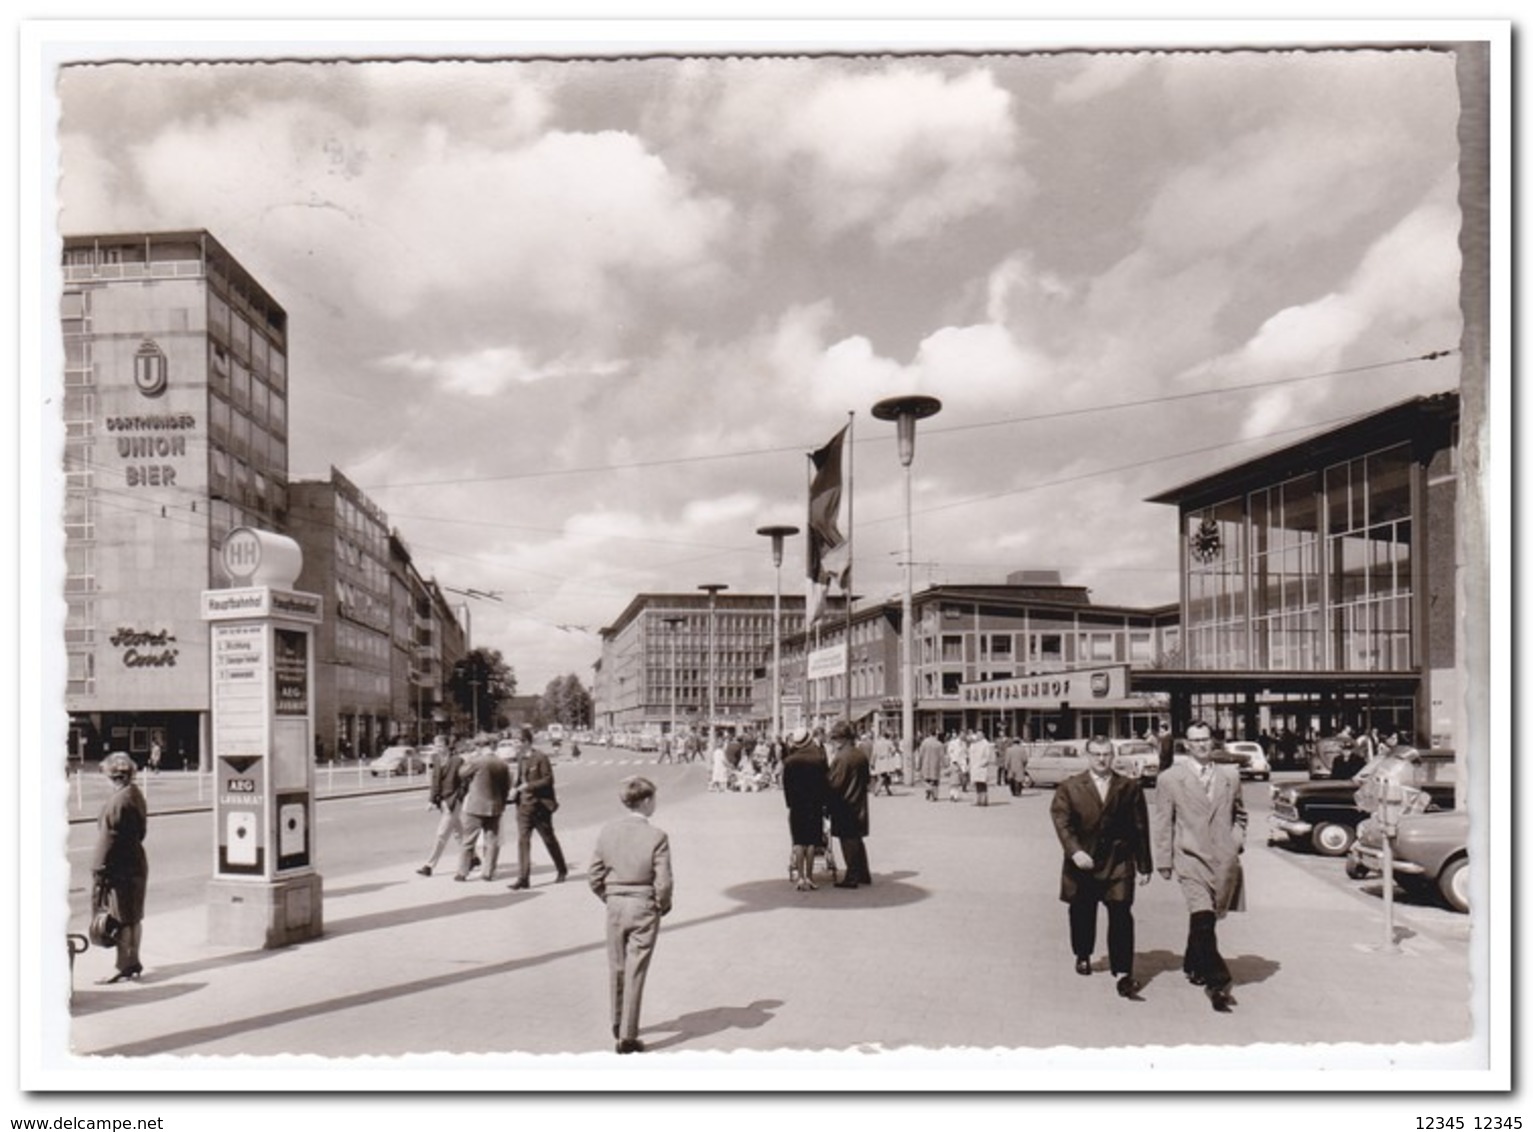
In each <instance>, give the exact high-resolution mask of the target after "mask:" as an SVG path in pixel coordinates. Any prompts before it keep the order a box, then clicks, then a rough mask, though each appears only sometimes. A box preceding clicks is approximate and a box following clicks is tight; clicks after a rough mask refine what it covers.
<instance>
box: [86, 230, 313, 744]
mask: <svg viewBox="0 0 1533 1132" xmlns="http://www.w3.org/2000/svg"><path fill="white" fill-rule="evenodd" d="M60 328H61V332H62V336H63V347H64V366H65V368H64V375H63V376H64V396H63V427H64V433H65V438H64V476H65V499H64V516H63V517H64V531H65V579H64V599H65V602H66V604H67V612H66V618H65V642H64V643H65V655H66V658H67V665H68V669H67V677H66V679H67V683H66V688H65V702H66V707H67V709H68V711H69V716H70V734H69V753H70V755H71V757H75V758H99V757H100V756H101V755H103V754H105V753H106V752H107V751H113V750H122V751H128V752H130V753H132V754H134V755H135V756H136V757H137V758H138V759H139V760H140V761H143V760H144V759H146V758H147V756H148V753H149V750H150V747H151V745H152V744H158V746H159V749H160V752H161V755H162V765H164V766H167V767H170V766H185V765H192V766H195V765H198V762H199V759H200V758H201V757H202V755H203V753H204V752H205V751H206V750H207V740H208V726H209V721H208V708H209V688H208V631H207V626H206V625H205V624H204V623H203V621H202V620H201V611H200V606H199V597H200V594H201V592H202V591H203V590H205V589H211V588H217V587H221V586H227V585H228V584H229V579H228V578H227V577H226V576H225V575H224V573H223V568H222V565H221V563H220V559H219V555H218V549H219V547H220V546H221V545H222V541H223V538H224V536H225V535H226V534H227V533H228V532H229V531H230V530H232V529H233V528H235V527H238V526H242V525H250V526H255V527H260V528H263V529H267V530H276V531H282V530H283V529H284V528H285V526H286V520H287V511H288V506H289V500H288V494H287V492H288V484H287V469H288V445H287V437H288V411H287V405H288V372H287V315H286V313H285V312H284V311H283V309H282V307H281V306H280V305H278V304H277V302H276V301H275V300H274V299H273V298H272V297H271V296H270V295H269V294H268V293H267V292H266V291H265V289H264V288H262V286H261V285H260V284H259V283H258V282H257V281H256V280H255V279H254V278H253V277H252V276H251V275H250V273H249V272H248V271H246V270H245V269H244V268H243V267H242V266H241V265H240V264H239V263H238V262H237V261H236V260H235V259H234V258H233V257H232V256H231V255H230V254H229V253H228V252H227V251H226V250H225V249H224V248H223V247H222V246H221V245H220V244H219V243H218V242H217V241H216V240H214V239H213V238H212V236H210V235H209V234H208V233H206V232H200V231H190V232H170V233H128V234H119V235H97V236H70V237H66V238H65V240H64V247H63V292H62V295H61V296H60Z"/></svg>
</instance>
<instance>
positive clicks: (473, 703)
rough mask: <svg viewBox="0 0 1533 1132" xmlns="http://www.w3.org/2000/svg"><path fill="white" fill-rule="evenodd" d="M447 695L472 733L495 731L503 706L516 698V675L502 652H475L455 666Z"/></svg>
mask: <svg viewBox="0 0 1533 1132" xmlns="http://www.w3.org/2000/svg"><path fill="white" fill-rule="evenodd" d="M447 693H448V695H450V696H451V697H452V701H453V703H454V704H455V705H457V708H458V710H459V712H460V713H461V714H462V715H464V716H467V717H468V719H469V720H470V721H471V723H472V729H473V731H475V732H476V733H477V732H480V731H493V730H495V723H496V721H497V720H498V719H499V718H500V705H501V704H503V703H505V702H506V701H507V700H509V699H510V698H511V697H512V696H514V695H516V673H515V672H514V671H513V670H512V669H511V668H510V667H509V666H508V665H507V664H506V661H505V658H504V657H502V656H501V655H500V650H499V649H484V648H479V649H474V650H472V651H471V652H469V654H468V655H467V656H465V657H464V658H463V659H462V660H460V661H458V663H457V664H455V665H453V667H452V675H451V676H450V677H449V678H448V680H447Z"/></svg>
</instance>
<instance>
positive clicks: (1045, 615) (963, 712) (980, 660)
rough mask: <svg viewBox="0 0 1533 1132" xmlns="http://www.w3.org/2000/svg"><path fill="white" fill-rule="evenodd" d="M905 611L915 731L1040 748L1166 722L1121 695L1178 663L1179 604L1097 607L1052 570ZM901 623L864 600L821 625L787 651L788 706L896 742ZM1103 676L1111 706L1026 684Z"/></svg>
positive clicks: (886, 608) (1053, 686)
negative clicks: (1144, 671)
mask: <svg viewBox="0 0 1533 1132" xmlns="http://www.w3.org/2000/svg"><path fill="white" fill-rule="evenodd" d="M911 605H912V611H913V613H914V617H915V625H916V630H915V631H916V636H915V639H914V642H913V660H914V672H913V680H912V683H913V688H914V701H915V702H914V721H915V728H916V732H917V733H918V734H921V733H925V732H927V731H933V730H935V731H938V732H941V733H946V732H949V731H955V730H959V729H976V728H977V729H980V730H983V731H985V732H986V733H987V734H991V735H1012V736H1021V737H1024V738H1029V739H1036V740H1041V739H1046V738H1049V737H1052V736H1059V737H1067V736H1076V735H1090V734H1104V735H1110V736H1121V737H1127V736H1129V735H1139V734H1143V733H1144V731H1145V730H1146V729H1148V728H1150V727H1152V726H1155V725H1156V724H1157V723H1158V722H1159V721H1160V720H1161V719H1162V718H1164V716H1165V714H1166V707H1167V705H1166V702H1165V698H1164V697H1163V696H1159V695H1157V694H1155V693H1153V692H1131V691H1130V689H1129V687H1128V672H1129V671H1130V670H1131V669H1134V668H1153V667H1155V666H1157V665H1159V664H1163V663H1165V662H1166V660H1167V658H1168V657H1174V656H1175V655H1177V651H1178V649H1179V648H1180V628H1179V624H1178V614H1179V611H1178V609H1177V607H1176V606H1175V605H1165V606H1157V607H1152V608H1137V607H1127V606H1112V605H1095V604H1093V603H1092V601H1091V597H1090V593H1089V592H1088V591H1087V589H1086V588H1085V587H1084V586H1072V585H1064V584H1062V583H1060V582H1059V580H1058V575H1056V574H1053V573H1052V572H1023V573H1019V574H1016V575H1013V576H1012V579H1010V580H1008V582H1007V583H1006V584H1004V585H956V586H954V585H945V586H934V587H930V588H928V589H925V590H922V591H919V592H917V593H914V594H913V595H912V597H911ZM902 619H903V610H902V606H901V603H900V602H899V601H894V600H890V601H887V602H883V603H880V604H877V605H866V606H863V607H861V608H856V609H854V610H853V612H852V616H851V618H850V624H849V625H848V623H847V621H846V620H845V619H844V618H837V617H835V616H832V617H828V618H825V619H822V620H821V621H820V622H819V624H818V626H817V627H816V629H815V630H814V631H813V632H811V633H809V634H805V635H802V636H799V637H797V638H794V639H793V640H791V641H790V642H788V643H787V644H786V645H785V647H784V650H783V687H784V699H785V700H786V702H787V704H788V705H789V707H790V708H800V709H801V713H802V714H801V716H800V717H799V718H800V719H801V721H802V722H805V723H808V724H812V725H821V726H823V725H826V724H828V723H829V722H831V721H832V720H835V719H839V718H844V717H849V718H851V719H853V720H855V721H857V722H858V723H859V724H861V725H863V726H866V727H870V728H875V729H880V730H883V731H885V732H886V733H888V734H889V735H891V736H898V735H899V734H900V731H901V728H902V727H903V703H904V700H903V694H904V693H903V687H904V685H903V663H904V659H903V651H902V644H901V639H900V631H901V627H900V622H901V620H902ZM848 641H849V642H850V645H849V649H848V647H847V642H848ZM1109 669H1111V670H1114V671H1115V672H1116V673H1117V678H1116V679H1115V681H1114V682H1113V683H1112V693H1113V694H1112V695H1111V696H1110V697H1108V696H1105V695H1094V694H1092V693H1091V692H1090V691H1089V690H1088V691H1087V692H1085V693H1084V694H1080V693H1078V692H1072V691H1071V690H1070V689H1071V685H1070V684H1069V683H1068V682H1065V681H1063V680H1058V679H1051V680H1048V681H1032V682H1029V681H1025V680H1023V679H1022V678H1027V677H1042V676H1048V677H1059V676H1062V675H1065V674H1070V673H1080V674H1082V675H1085V674H1087V673H1095V672H1104V671H1107V670H1109ZM1089 684H1090V682H1089V679H1088V680H1087V681H1086V685H1085V686H1086V687H1088V688H1089ZM848 688H850V696H848Z"/></svg>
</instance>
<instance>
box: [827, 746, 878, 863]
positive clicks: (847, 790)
mask: <svg viewBox="0 0 1533 1132" xmlns="http://www.w3.org/2000/svg"><path fill="white" fill-rule="evenodd" d="M830 742H831V745H832V746H833V747H835V749H836V755H835V758H833V759H832V760H831V762H830V770H829V772H828V773H827V775H826V785H827V787H829V793H828V794H827V798H828V809H829V812H830V832H831V835H832V836H833V837H835V838H836V839H837V840H839V841H840V842H841V859H842V860H843V861H845V862H846V873H845V874H844V875H843V876H842V878H841V879H840V880H838V881H837V882H836V887H837V888H856V887H857V886H858V885H859V884H872V883H873V874H872V873H871V872H869V871H868V848H867V844H866V842H865V840H864V839H865V838H866V837H867V836H868V781H869V779H870V778H871V776H872V772H871V769H870V767H869V763H868V752H867V751H866V750H865V749H864V748H863V747H862V746H861V745H860V744H859V743H857V742H856V736H855V733H854V732H853V731H852V725H851V724H850V723H848V722H847V721H846V720H844V719H841V720H837V721H836V722H835V723H834V724H832V725H831V729H830Z"/></svg>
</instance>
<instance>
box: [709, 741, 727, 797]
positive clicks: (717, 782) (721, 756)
mask: <svg viewBox="0 0 1533 1132" xmlns="http://www.w3.org/2000/svg"><path fill="white" fill-rule="evenodd" d="M708 789H709V790H710V791H712V792H715V793H724V792H725V791H727V790H728V789H729V756H728V755H727V754H726V753H725V751H724V748H723V747H721V746H717V745H715V746H714V748H713V767H712V769H711V771H710V772H709V775H708Z"/></svg>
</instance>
